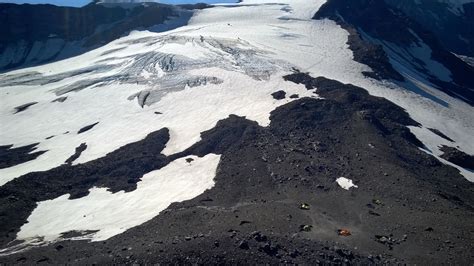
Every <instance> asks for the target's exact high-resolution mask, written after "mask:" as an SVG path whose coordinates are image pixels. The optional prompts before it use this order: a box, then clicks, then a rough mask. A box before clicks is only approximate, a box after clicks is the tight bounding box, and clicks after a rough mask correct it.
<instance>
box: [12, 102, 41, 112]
mask: <svg viewBox="0 0 474 266" xmlns="http://www.w3.org/2000/svg"><path fill="white" fill-rule="evenodd" d="M37 103H38V102H31V103H25V104H22V105H20V106H17V107H15V114H17V113H20V112H23V111H25V110H26V109H28V108H29V107H30V106H32V105H35V104H37Z"/></svg>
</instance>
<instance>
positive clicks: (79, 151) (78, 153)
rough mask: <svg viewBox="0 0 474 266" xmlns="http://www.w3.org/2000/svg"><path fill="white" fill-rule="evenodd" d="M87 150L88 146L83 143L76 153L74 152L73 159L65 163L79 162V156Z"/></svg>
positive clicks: (70, 158)
mask: <svg viewBox="0 0 474 266" xmlns="http://www.w3.org/2000/svg"><path fill="white" fill-rule="evenodd" d="M86 149H87V144H85V143H81V145H79V146H77V147H76V151H75V152H74V154H73V155H71V157H69V158H68V159H67V160H66V161H65V163H67V164H72V163H73V162H74V161H75V160H77V158H79V156H81V153H82V152H83V151H85V150H86Z"/></svg>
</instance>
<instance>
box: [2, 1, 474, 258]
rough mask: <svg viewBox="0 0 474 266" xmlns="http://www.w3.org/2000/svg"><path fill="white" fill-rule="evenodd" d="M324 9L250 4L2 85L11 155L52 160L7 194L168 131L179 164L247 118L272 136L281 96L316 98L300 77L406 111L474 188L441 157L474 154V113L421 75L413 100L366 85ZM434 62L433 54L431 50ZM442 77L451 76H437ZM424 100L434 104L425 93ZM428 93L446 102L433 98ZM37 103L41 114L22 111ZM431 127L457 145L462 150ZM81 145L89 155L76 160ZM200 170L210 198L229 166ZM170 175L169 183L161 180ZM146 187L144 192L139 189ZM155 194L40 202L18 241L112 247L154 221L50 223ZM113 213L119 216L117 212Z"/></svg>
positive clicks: (400, 90)
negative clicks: (75, 234) (448, 149)
mask: <svg viewBox="0 0 474 266" xmlns="http://www.w3.org/2000/svg"><path fill="white" fill-rule="evenodd" d="M325 2H326V1H323V0H311V1H307V0H294V1H293V0H279V1H270V0H268V1H257V0H248V1H243V2H242V3H239V4H233V5H222V6H217V7H214V8H210V9H204V10H200V11H198V12H196V14H195V15H194V16H193V17H192V18H191V20H190V22H189V24H188V25H186V26H183V27H179V28H176V29H174V30H170V31H166V32H161V33H156V32H151V31H142V32H132V33H131V34H130V35H128V36H126V37H123V38H120V39H118V40H115V41H113V42H111V43H109V44H107V45H105V46H103V47H100V48H98V49H95V50H92V51H90V52H88V53H85V54H83V55H80V56H77V57H73V58H70V59H67V60H63V61H59V62H55V63H51V64H47V65H43V66H40V67H33V68H26V69H21V70H17V71H12V72H8V73H5V74H2V75H0V86H1V89H0V95H1V97H2V105H1V107H0V108H1V109H0V124H1V125H2V130H1V132H0V145H10V144H13V145H14V147H21V146H26V145H30V144H33V143H38V144H37V150H41V151H46V152H45V153H43V154H41V155H39V156H38V157H37V158H36V159H33V160H29V161H26V162H23V163H21V164H17V165H14V166H11V167H7V168H3V169H0V185H4V184H6V183H7V182H9V181H11V180H14V179H15V178H18V177H20V176H23V175H25V174H28V173H31V172H37V171H46V170H49V169H52V168H55V167H58V166H60V165H62V164H64V163H65V162H66V161H68V159H69V158H71V156H73V155H77V156H76V157H75V158H74V160H72V161H73V164H82V163H86V162H90V161H92V160H95V159H98V158H102V157H104V156H106V155H107V154H109V153H111V152H113V151H115V150H117V149H119V148H120V147H122V146H124V145H126V144H129V143H132V142H137V141H139V140H141V139H143V138H145V137H146V136H147V135H148V134H149V133H151V132H154V131H157V130H159V129H162V128H168V129H169V134H170V139H169V141H168V142H167V143H166V147H165V149H164V150H163V151H162V153H163V154H164V155H168V156H172V155H176V154H179V153H180V152H182V151H184V150H186V149H187V148H189V147H191V146H192V145H193V144H195V143H197V142H198V141H199V140H201V135H200V134H201V133H202V132H204V131H206V130H210V129H211V128H213V127H214V126H215V125H216V123H217V122H218V121H219V120H221V119H225V118H227V117H229V115H238V116H245V117H246V118H247V119H249V120H252V121H256V122H257V123H258V124H259V125H261V126H267V125H268V124H269V122H270V120H269V117H270V112H272V111H273V110H274V109H275V108H277V107H279V106H282V105H284V104H286V103H289V102H291V101H293V100H294V98H289V97H286V98H285V99H284V100H277V99H275V98H274V96H272V93H274V92H276V91H279V90H283V91H285V92H286V94H287V95H294V94H298V95H299V97H313V98H315V97H317V94H315V93H313V92H314V91H313V90H307V88H305V86H304V85H302V84H295V83H293V82H288V81H284V80H283V79H282V76H284V75H287V74H290V73H292V72H293V71H294V70H295V69H298V70H299V71H302V72H308V73H310V74H311V75H312V76H314V77H317V76H323V77H326V78H328V79H333V80H337V81H340V82H342V83H350V84H354V85H356V86H359V87H363V88H366V89H367V90H368V91H369V93H371V94H372V95H375V96H380V97H384V98H386V99H388V100H390V101H392V102H394V103H396V104H397V105H399V106H401V107H402V108H404V109H405V110H406V111H407V112H408V113H409V114H410V116H411V117H412V118H413V119H414V120H415V121H417V122H418V123H420V124H421V125H422V127H413V128H412V131H413V133H414V134H415V135H416V136H417V137H418V138H419V139H420V140H421V141H422V142H423V143H424V144H425V146H426V148H427V149H426V151H427V152H429V153H431V154H433V155H434V156H436V157H438V158H439V159H440V160H441V161H442V162H443V163H445V164H450V165H452V166H454V167H457V168H458V169H459V171H460V172H461V173H462V174H463V175H464V177H466V178H467V179H469V180H471V181H473V180H474V174H473V172H472V171H470V170H467V169H464V168H461V167H459V166H456V165H454V164H452V163H449V162H447V161H445V160H443V159H441V158H440V157H439V156H440V155H441V153H442V152H441V151H440V146H441V145H446V146H456V147H459V149H460V150H462V151H464V152H466V153H468V154H473V153H474V142H473V139H472V136H474V116H473V111H474V110H473V107H472V106H470V105H469V104H467V103H465V102H463V101H461V100H459V99H456V98H453V97H451V96H449V95H447V94H445V93H442V92H441V91H439V90H436V89H434V88H433V86H432V84H431V83H429V82H428V81H427V80H426V79H425V78H423V77H419V76H413V77H412V78H413V79H412V80H411V83H409V86H414V87H416V88H413V87H411V88H412V90H407V89H406V88H404V87H403V84H398V85H397V84H395V83H393V82H391V81H378V80H374V79H370V78H367V77H366V76H365V75H364V74H363V73H364V72H368V71H371V69H370V68H369V67H368V66H366V65H363V64H361V63H358V62H355V61H354V60H353V52H352V51H351V50H350V49H349V46H348V44H347V40H348V36H349V33H348V32H347V31H346V30H344V29H343V28H341V27H340V26H339V25H337V24H336V23H335V22H334V21H331V20H328V19H324V20H314V19H312V18H313V16H314V14H315V13H316V11H318V10H319V8H320V7H321V6H322V5H323V4H324V3H325ZM423 52H426V53H429V51H428V50H427V49H425V50H423ZM424 55H425V54H423V56H424ZM426 57H427V58H430V56H429V55H426ZM433 64H435V63H433ZM439 64H440V63H439V62H438V64H436V65H435V66H437V67H436V68H435V69H433V72H432V73H430V74H432V75H438V74H440V73H441V74H442V75H441V74H440V78H443V79H446V80H449V79H450V73H449V70H446V71H444V70H445V69H444V68H443V66H442V65H439ZM438 66H439V67H438ZM439 69H442V70H443V71H441V72H437V70H439ZM416 90H418V91H422V92H424V93H425V94H423V93H414V92H413V91H416ZM316 93H317V89H316ZM426 94H429V95H432V96H433V97H435V98H437V99H438V100H437V101H434V100H433V97H425V96H423V95H426ZM440 102H442V103H443V104H440ZM28 103H35V104H33V105H31V106H28V107H27V108H18V107H21V106H23V105H25V104H28ZM429 128H434V129H436V130H438V131H440V132H442V133H443V134H445V135H447V136H449V138H450V139H452V140H453V142H451V141H447V140H446V139H445V138H443V137H440V136H439V135H438V134H435V133H434V132H433V131H430V130H429ZM82 143H85V144H86V145H87V147H86V148H85V150H81V152H77V151H78V148H79V147H81V144H82ZM81 149H82V148H81ZM211 157H212V156H211ZM216 158H217V156H216V157H212V159H216ZM204 159H206V160H207V159H209V158H204ZM176 160H178V159H176ZM200 160H201V159H198V160H197V162H196V167H200V166H202V167H206V168H205V169H201V170H202V171H198V170H196V174H197V175H200V174H203V175H202V176H197V177H196V178H197V179H198V180H204V181H205V182H204V183H205V184H206V186H203V187H202V190H205V189H207V188H209V187H211V186H212V178H213V176H212V174H211V173H215V172H216V169H217V165H218V164H217V163H216V161H215V160H211V161H212V163H211V164H206V165H205V166H204V164H200ZM185 165H186V164H184V163H182V161H173V163H172V164H171V165H170V166H169V167H170V168H172V169H174V170H176V168H175V167H177V168H179V167H185ZM209 167H210V168H209ZM161 171H164V172H165V173H161V174H160V172H161ZM168 171H169V168H163V169H160V170H157V172H152V173H150V174H147V175H146V176H143V181H141V182H144V183H145V182H148V180H149V177H150V176H151V175H155V174H156V176H163V175H164V176H168V175H169V173H168ZM177 173H179V171H177ZM179 181H180V182H181V181H182V180H179ZM138 186H139V188H137V189H140V188H141V186H140V183H139V185H138ZM202 190H201V191H202ZM183 193H184V194H180V197H176V196H175V195H174V194H173V195H172V196H170V195H167V194H160V195H154V196H156V199H155V200H156V201H158V202H160V207H159V208H157V209H155V211H157V212H156V213H158V212H160V211H162V210H164V209H165V208H167V206H168V205H169V204H171V203H172V202H175V201H182V200H184V199H189V198H192V197H194V196H196V194H199V193H198V192H196V191H189V192H183ZM185 193H189V194H185ZM145 196H147V197H148V196H149V194H140V193H134V194H131V195H126V196H124V195H123V194H118V195H111V194H110V193H108V192H106V191H104V190H103V189H100V188H92V189H91V190H90V194H89V195H86V196H84V197H82V198H80V199H74V200H69V199H68V195H64V196H62V197H60V198H57V199H52V200H51V201H45V202H40V203H39V204H38V208H37V209H36V210H35V211H34V212H33V214H32V215H31V216H30V217H29V218H28V221H29V223H28V224H26V225H25V226H24V227H22V229H21V230H20V232H19V233H18V239H19V240H28V241H32V243H39V244H44V242H42V241H41V239H43V240H44V241H46V242H48V241H55V240H57V239H58V238H59V237H60V233H65V232H59V231H61V230H64V231H66V230H67V231H87V230H94V232H93V233H90V234H88V235H87V236H85V237H83V239H90V240H103V239H107V238H108V237H112V236H114V235H116V234H118V233H120V232H123V231H124V230H126V229H128V228H130V227H132V226H135V225H140V224H142V223H144V222H146V221H147V220H149V219H151V218H152V217H150V216H147V215H143V216H136V217H135V219H133V221H127V224H126V225H124V227H123V228H120V229H117V228H115V225H111V224H110V221H115V220H116V219H115V218H117V217H109V218H110V219H102V220H95V221H94V224H93V225H91V227H90V228H88V227H87V226H84V222H83V221H82V220H80V219H69V220H68V224H67V225H65V226H63V227H61V230H59V231H58V230H55V231H51V230H49V228H50V225H48V224H47V223H45V220H44V217H51V216H54V215H62V214H60V213H61V211H62V210H64V209H67V210H68V211H69V212H71V213H74V212H75V211H77V212H78V213H80V212H84V210H87V209H88V207H87V206H86V205H89V203H90V202H94V201H98V202H102V203H103V201H106V202H107V204H105V205H100V204H99V205H100V207H97V208H98V209H101V208H110V209H114V208H120V205H122V204H123V202H122V201H121V200H122V197H125V198H126V200H127V201H130V202H139V201H140V200H141V199H143V198H142V197H145ZM134 197H136V198H134ZM82 202H84V204H82ZM99 205H95V206H99ZM91 212H95V210H91ZM113 215H120V213H117V214H116V213H111V214H110V216H113ZM112 218H114V219H112ZM111 227H113V228H111ZM9 251H11V250H7V252H9Z"/></svg>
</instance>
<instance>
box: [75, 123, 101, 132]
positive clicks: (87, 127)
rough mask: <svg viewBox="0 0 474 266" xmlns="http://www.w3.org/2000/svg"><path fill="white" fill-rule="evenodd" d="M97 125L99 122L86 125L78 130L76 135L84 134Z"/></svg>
mask: <svg viewBox="0 0 474 266" xmlns="http://www.w3.org/2000/svg"><path fill="white" fill-rule="evenodd" d="M97 124H99V122H96V123H94V124H90V125H87V126H85V127H83V128H81V129H79V131H77V134H81V133H84V132H86V131H88V130H91V129H92V128H93V127H95V126H96V125H97Z"/></svg>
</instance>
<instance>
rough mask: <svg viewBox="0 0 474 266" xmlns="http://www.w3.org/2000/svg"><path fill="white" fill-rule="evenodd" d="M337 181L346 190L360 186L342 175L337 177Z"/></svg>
mask: <svg viewBox="0 0 474 266" xmlns="http://www.w3.org/2000/svg"><path fill="white" fill-rule="evenodd" d="M336 182H337V184H338V185H339V186H340V187H341V188H343V189H345V190H349V189H350V188H358V186H356V185H354V183H353V182H352V180H351V179H348V178H345V177H342V176H341V177H339V178H338V179H336Z"/></svg>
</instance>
